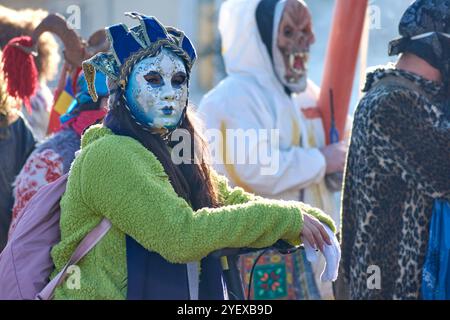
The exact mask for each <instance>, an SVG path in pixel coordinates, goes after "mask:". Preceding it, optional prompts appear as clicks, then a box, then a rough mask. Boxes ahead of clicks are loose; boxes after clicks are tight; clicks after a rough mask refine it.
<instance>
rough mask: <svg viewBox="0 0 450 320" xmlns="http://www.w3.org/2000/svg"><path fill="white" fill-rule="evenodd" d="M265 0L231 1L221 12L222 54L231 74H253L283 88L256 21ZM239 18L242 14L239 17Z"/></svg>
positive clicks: (263, 81)
mask: <svg viewBox="0 0 450 320" xmlns="http://www.w3.org/2000/svg"><path fill="white" fill-rule="evenodd" d="M260 1H261V0H227V1H225V2H224V3H223V4H222V7H221V9H220V15H219V31H220V35H221V37H222V55H223V57H224V60H225V67H226V71H227V73H228V75H235V74H246V75H251V76H253V77H254V78H256V79H257V80H258V82H259V83H260V84H261V85H263V86H264V87H266V86H271V87H272V90H273V86H274V85H275V86H277V87H278V88H279V89H281V90H283V88H282V85H281V84H280V83H279V81H278V79H277V78H276V76H275V72H274V69H273V65H272V59H271V58H270V56H269V53H268V52H267V48H266V46H265V45H264V43H263V41H262V39H261V35H260V33H259V30H258V26H257V24H256V8H257V6H258V4H259V3H260ZM236 17H239V18H238V19H237V18H236Z"/></svg>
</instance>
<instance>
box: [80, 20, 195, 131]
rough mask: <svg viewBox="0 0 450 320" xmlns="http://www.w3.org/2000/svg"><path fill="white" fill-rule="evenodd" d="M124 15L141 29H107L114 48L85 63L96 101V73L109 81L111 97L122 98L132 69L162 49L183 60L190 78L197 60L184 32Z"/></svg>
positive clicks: (114, 26) (90, 91) (115, 27)
mask: <svg viewBox="0 0 450 320" xmlns="http://www.w3.org/2000/svg"><path fill="white" fill-rule="evenodd" d="M125 15H126V16H129V17H131V18H133V19H137V20H139V25H137V26H134V27H132V28H131V29H128V28H127V26H126V25H125V24H123V23H120V24H116V25H113V26H110V27H107V28H106V29H105V30H106V34H107V36H108V39H109V41H110V44H111V46H110V49H109V51H108V52H102V53H98V54H96V55H95V56H93V57H92V58H90V59H89V60H86V61H84V62H83V71H84V74H85V77H86V81H87V83H88V88H89V93H90V95H91V96H92V99H93V101H97V98H98V97H97V93H96V91H95V85H94V84H95V72H96V70H98V71H101V72H103V73H104V74H105V75H106V76H107V77H108V87H110V89H111V88H112V90H111V92H110V93H111V94H115V95H116V96H123V94H124V91H125V88H126V86H127V83H128V78H129V76H130V74H131V71H132V70H133V66H134V65H136V64H137V63H139V62H140V61H142V60H143V59H145V58H147V57H151V56H155V55H156V54H158V52H159V51H160V50H161V49H162V48H167V49H169V50H170V51H172V52H173V53H175V54H176V55H177V56H178V57H180V58H181V59H182V61H183V62H184V64H185V67H186V71H187V76H188V77H189V74H190V71H191V69H192V66H193V64H194V62H195V60H196V58H197V55H196V52H195V49H194V46H193V45H192V43H191V41H190V40H189V38H188V37H187V36H186V35H185V34H184V33H183V32H182V31H180V30H178V29H175V28H173V27H165V26H163V25H162V24H161V23H160V22H159V21H158V20H157V19H156V18H155V17H148V16H144V15H142V14H140V13H137V12H126V13H125ZM111 82H112V83H111ZM125 106H126V107H127V109H128V111H130V109H129V108H128V106H127V105H125ZM130 113H131V112H130ZM131 115H132V114H131ZM132 116H133V115H132ZM133 118H134V117H133ZM134 120H135V121H136V123H138V124H139V125H140V126H141V127H143V128H144V129H145V128H146V127H147V124H145V123H140V121H139V120H137V119H136V118H134Z"/></svg>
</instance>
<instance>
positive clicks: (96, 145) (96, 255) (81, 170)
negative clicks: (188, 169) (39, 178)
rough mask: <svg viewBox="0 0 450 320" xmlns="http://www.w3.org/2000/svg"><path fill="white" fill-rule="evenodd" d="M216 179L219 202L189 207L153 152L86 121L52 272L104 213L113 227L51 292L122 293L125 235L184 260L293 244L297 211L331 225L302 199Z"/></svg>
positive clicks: (78, 295)
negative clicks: (283, 198)
mask: <svg viewBox="0 0 450 320" xmlns="http://www.w3.org/2000/svg"><path fill="white" fill-rule="evenodd" d="M215 181H216V183H217V187H218V190H219V199H220V202H221V204H222V207H220V208H215V209H211V208H203V209H200V210H197V211H194V210H192V208H191V207H190V206H189V205H188V203H187V202H186V201H185V200H184V199H183V198H180V197H179V196H178V195H177V193H176V192H175V191H174V189H173V187H172V185H171V184H170V182H169V179H168V176H167V174H166V173H165V172H164V169H163V166H162V164H161V163H160V162H159V161H158V160H157V158H156V157H155V155H153V154H152V153H151V152H149V151H148V150H147V149H145V148H144V147H143V146H142V145H141V144H140V143H139V142H138V141H137V140H135V139H132V138H130V137H125V136H119V135H114V134H113V133H112V132H111V131H110V130H109V129H107V128H104V127H101V126H94V127H91V128H90V129H89V130H88V131H87V132H86V133H85V134H84V136H83V138H82V143H81V153H80V154H79V156H78V157H77V158H76V159H75V161H74V162H73V164H72V167H71V171H70V177H69V180H68V183H67V190H66V192H65V194H64V196H63V198H62V200H61V221H60V224H61V241H60V242H59V243H58V244H57V245H56V246H55V247H54V248H53V249H52V252H51V254H52V258H53V261H54V263H55V266H56V270H55V272H54V274H53V276H55V275H56V273H57V272H58V271H59V270H61V269H62V267H63V266H64V265H65V264H66V262H67V261H68V260H69V258H70V255H71V254H72V252H73V251H74V250H75V248H76V246H77V244H78V243H79V242H80V241H81V240H82V239H83V237H85V236H86V234H87V233H88V232H89V231H90V230H92V229H93V228H94V227H95V226H96V225H97V224H98V223H100V221H101V220H102V218H103V217H106V218H108V219H109V220H110V221H111V223H112V228H111V229H110V231H109V232H108V233H107V234H106V235H105V237H104V238H103V239H102V240H101V241H100V242H99V243H98V244H97V245H96V246H95V247H94V248H93V249H92V250H91V251H90V252H89V253H88V254H87V255H86V256H85V257H84V258H83V259H82V260H81V261H80V262H79V263H78V267H79V271H80V274H79V275H80V277H79V279H80V281H79V283H77V280H76V279H75V278H74V277H76V276H77V275H76V273H74V274H73V276H71V277H69V278H68V279H67V283H65V284H63V285H61V286H60V287H59V288H58V289H57V290H56V292H55V298H56V299H125V298H126V294H127V263H126V245H125V235H126V234H128V235H129V236H131V237H133V238H134V239H135V240H136V241H137V242H139V243H140V244H141V245H142V246H144V247H145V248H146V249H148V250H151V251H155V252H157V253H159V254H160V255H161V256H163V257H164V258H165V259H167V260H168V261H169V262H172V263H187V262H191V261H199V260H201V259H202V258H203V257H205V256H206V255H208V254H209V253H211V252H212V251H215V250H218V249H221V248H225V247H254V248H261V247H266V246H270V245H271V244H273V243H274V242H276V241H277V240H278V239H284V240H286V241H289V242H291V243H295V244H299V243H300V239H299V233H300V230H301V228H302V223H303V219H302V212H308V213H310V214H312V215H314V216H316V217H318V218H319V219H320V220H321V221H323V222H325V223H327V224H328V225H329V226H331V227H332V228H334V226H333V222H332V220H331V219H330V218H329V217H328V216H326V215H324V214H323V213H322V212H321V211H319V210H317V209H313V208H311V207H309V206H306V205H305V204H302V203H299V202H294V201H278V200H268V199H263V198H261V197H257V196H255V195H252V194H249V193H246V192H245V191H243V190H242V189H241V188H230V187H229V186H228V183H227V181H226V179H225V178H224V177H221V176H218V175H217V176H215ZM74 279H75V280H74ZM78 285H79V286H78Z"/></svg>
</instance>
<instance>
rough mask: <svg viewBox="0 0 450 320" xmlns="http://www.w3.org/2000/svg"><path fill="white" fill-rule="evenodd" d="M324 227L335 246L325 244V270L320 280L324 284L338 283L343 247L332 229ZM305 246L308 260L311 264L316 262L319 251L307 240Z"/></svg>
mask: <svg viewBox="0 0 450 320" xmlns="http://www.w3.org/2000/svg"><path fill="white" fill-rule="evenodd" d="M323 226H324V228H325V230H326V232H327V233H328V236H329V237H330V240H331V242H332V243H333V244H332V245H331V246H330V245H327V244H325V246H324V248H323V252H322V254H323V255H324V257H325V268H324V270H323V271H322V274H321V275H320V280H321V281H322V282H327V281H336V279H337V276H338V268H339V262H340V260H341V247H340V245H339V242H338V241H337V238H336V235H335V234H334V233H333V231H331V229H330V228H329V227H328V226H327V225H325V224H323ZM304 245H305V252H306V258H307V259H308V261H309V262H311V263H313V262H315V261H316V260H317V257H318V254H319V252H318V250H316V249H315V248H313V246H312V245H311V244H310V243H309V242H308V241H307V240H304Z"/></svg>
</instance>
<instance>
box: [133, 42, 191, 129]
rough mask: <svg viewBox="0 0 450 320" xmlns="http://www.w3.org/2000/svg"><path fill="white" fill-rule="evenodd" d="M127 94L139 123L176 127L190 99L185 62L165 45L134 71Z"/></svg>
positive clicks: (160, 126) (155, 126)
mask: <svg viewBox="0 0 450 320" xmlns="http://www.w3.org/2000/svg"><path fill="white" fill-rule="evenodd" d="M125 97H126V99H127V103H128V107H129V108H130V110H131V113H132V114H133V115H134V117H135V118H136V119H137V120H138V121H139V122H141V123H143V124H146V125H149V126H150V127H152V128H155V129H161V128H166V129H173V128H175V127H176V126H177V125H178V123H179V121H180V119H181V116H182V114H183V110H184V108H185V107H186V102H187V98H188V86H187V74H186V68H185V66H184V63H183V61H182V60H181V58H179V57H178V56H176V55H175V54H174V53H173V52H171V51H169V50H168V49H165V48H163V49H162V50H161V52H160V53H159V54H158V55H157V56H155V57H148V58H145V59H143V60H142V61H140V62H139V63H137V64H136V65H135V66H134V67H133V70H132V71H131V74H130V77H129V79H128V84H127V88H126V90H125Z"/></svg>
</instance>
